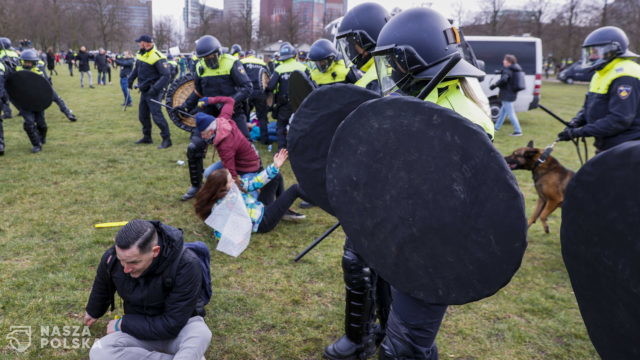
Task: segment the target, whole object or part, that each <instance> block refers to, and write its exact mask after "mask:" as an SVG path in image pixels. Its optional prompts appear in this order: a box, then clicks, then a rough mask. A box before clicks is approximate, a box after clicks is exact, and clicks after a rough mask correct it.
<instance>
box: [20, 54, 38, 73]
mask: <svg viewBox="0 0 640 360" xmlns="http://www.w3.org/2000/svg"><path fill="white" fill-rule="evenodd" d="M38 61H40V58H39V57H38V53H37V52H36V51H35V50H33V49H26V50H24V51H23V52H22V53H21V54H20V62H21V63H22V67H24V68H25V69H31V68H32V67H34V66H35V65H36V64H37V63H38Z"/></svg>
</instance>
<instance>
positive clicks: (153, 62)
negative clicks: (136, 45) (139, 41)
mask: <svg viewBox="0 0 640 360" xmlns="http://www.w3.org/2000/svg"><path fill="white" fill-rule="evenodd" d="M136 60H137V61H136V64H135V67H134V68H133V71H132V72H131V75H129V79H128V87H129V89H131V88H132V86H133V82H134V81H135V80H136V79H138V88H139V89H140V91H141V96H140V106H139V108H138V119H139V120H140V123H141V124H142V135H143V139H144V140H145V142H146V140H148V142H150V141H151V119H150V117H153V122H155V123H156V125H157V126H158V128H160V136H162V139H163V140H164V141H170V138H171V134H170V133H169V125H168V124H167V120H165V118H164V115H162V111H161V109H160V105H158V104H156V103H154V102H152V101H151V99H153V100H157V101H160V99H161V97H162V94H163V91H164V88H165V86H167V84H168V83H169V80H170V79H171V73H170V70H169V64H167V59H166V57H165V56H164V55H162V53H160V52H159V51H158V50H156V48H155V46H154V47H152V48H151V49H150V50H148V51H144V50H140V51H139V52H138V55H137V56H136Z"/></svg>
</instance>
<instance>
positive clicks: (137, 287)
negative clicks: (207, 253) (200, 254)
mask: <svg viewBox="0 0 640 360" xmlns="http://www.w3.org/2000/svg"><path fill="white" fill-rule="evenodd" d="M152 223H153V225H154V226H155V228H156V231H157V232H158V236H159V239H158V244H159V245H160V249H161V250H160V255H158V257H156V258H155V259H154V260H153V262H152V263H151V266H150V267H149V268H148V269H147V270H146V271H145V272H144V273H143V274H142V275H141V276H140V277H139V278H132V277H131V276H129V275H127V274H125V273H124V271H123V267H122V265H121V264H120V262H119V261H118V259H117V258H116V257H115V250H114V248H113V247H112V248H110V249H109V250H107V251H106V252H105V253H104V255H103V256H102V260H101V261H100V265H99V266H98V270H97V274H96V277H95V280H94V282H93V288H92V290H91V295H90V296H89V302H88V303H87V307H86V310H87V313H88V314H89V315H90V316H91V317H93V318H95V319H97V318H99V317H101V316H102V315H104V314H105V312H106V311H107V309H108V308H109V305H110V304H111V300H112V299H113V294H114V291H116V290H117V292H118V295H120V297H121V298H122V299H123V301H124V314H125V315H124V316H123V317H122V323H121V328H122V331H123V332H125V333H127V334H130V335H132V336H134V337H136V338H138V339H144V340H163V339H172V338H175V337H176V336H177V335H178V333H179V332H180V330H182V328H183V327H184V325H185V324H186V323H187V321H188V320H189V318H190V317H192V316H195V315H203V314H204V309H202V308H200V309H197V302H198V298H199V293H200V288H201V281H202V273H201V270H200V264H199V260H198V258H197V257H196V255H195V254H193V253H192V252H191V251H184V253H183V255H182V258H181V259H180V260H179V261H180V263H179V264H178V268H177V272H176V276H175V281H174V284H173V287H172V288H170V289H167V287H166V281H165V278H170V276H169V273H170V272H171V264H173V262H174V261H176V259H177V258H178V257H179V255H180V253H181V251H182V248H183V244H184V241H183V239H182V230H180V229H176V228H174V227H171V226H168V225H164V224H162V223H160V222H159V221H152ZM163 275H164V276H163Z"/></svg>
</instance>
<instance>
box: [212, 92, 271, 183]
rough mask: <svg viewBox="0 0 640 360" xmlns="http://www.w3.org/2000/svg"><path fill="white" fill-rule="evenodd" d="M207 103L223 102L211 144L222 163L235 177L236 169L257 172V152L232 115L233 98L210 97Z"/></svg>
mask: <svg viewBox="0 0 640 360" xmlns="http://www.w3.org/2000/svg"><path fill="white" fill-rule="evenodd" d="M208 102H209V104H217V103H223V104H224V106H223V107H222V109H221V110H220V115H219V116H218V117H217V118H216V137H215V139H214V141H213V145H214V146H215V148H216V150H217V151H218V155H220V160H222V165H224V167H225V169H227V170H229V172H230V173H231V176H233V177H237V176H238V171H240V172H243V173H250V172H257V171H258V170H259V169H260V156H258V152H257V151H256V149H255V148H254V147H253V145H251V143H250V142H249V141H248V140H247V138H246V137H245V136H244V135H243V134H242V133H241V132H240V130H239V129H238V126H237V125H236V123H235V121H233V120H231V117H232V116H233V106H234V104H235V101H234V100H233V98H230V97H226V96H216V97H210V98H209V99H208Z"/></svg>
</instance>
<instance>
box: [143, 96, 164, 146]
mask: <svg viewBox="0 0 640 360" xmlns="http://www.w3.org/2000/svg"><path fill="white" fill-rule="evenodd" d="M161 97H162V92H159V93H158V94H153V96H151V95H150V94H149V93H148V92H142V93H141V94H140V106H139V107H138V120H140V124H142V135H143V136H144V137H146V138H151V118H152V117H153V122H154V123H156V125H157V126H158V128H159V129H160V136H161V137H162V139H169V138H171V133H170V132H169V125H168V124H167V120H166V119H165V118H164V115H163V114H162V109H161V108H160V105H159V104H156V103H154V102H152V101H151V99H153V100H156V101H160V98H161Z"/></svg>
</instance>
